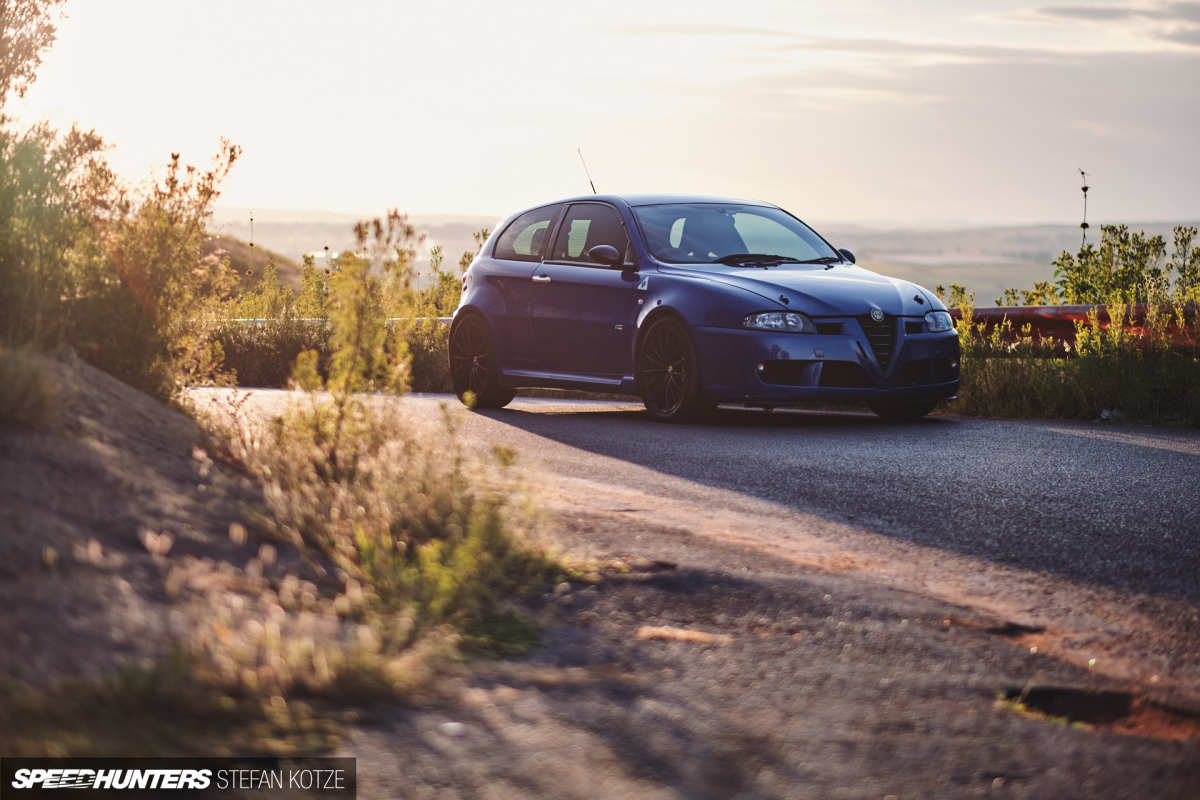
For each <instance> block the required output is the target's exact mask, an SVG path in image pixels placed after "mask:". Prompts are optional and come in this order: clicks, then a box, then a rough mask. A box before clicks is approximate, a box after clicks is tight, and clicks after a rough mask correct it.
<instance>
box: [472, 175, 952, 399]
mask: <svg viewBox="0 0 1200 800" xmlns="http://www.w3.org/2000/svg"><path fill="white" fill-rule="evenodd" d="M450 369H451V374H452V376H453V381H454V389H455V391H456V392H457V393H458V396H459V397H460V398H462V399H463V401H464V402H466V403H467V404H468V405H472V406H474V407H476V408H499V407H501V406H503V405H505V404H507V403H508V402H509V401H510V400H511V399H512V398H513V392H514V390H515V389H516V388H517V387H521V386H544V387H556V388H564V389H585V390H591V391H600V392H616V393H623V394H630V395H636V396H639V397H641V398H642V400H643V402H644V403H645V404H646V409H647V411H648V412H649V413H650V415H651V416H652V417H654V418H656V419H660V420H666V421H682V420H687V419H692V418H695V417H697V416H698V415H700V414H702V413H703V412H705V411H707V410H709V409H711V408H713V407H714V406H716V405H717V404H718V403H737V404H744V405H750V406H764V407H774V406H782V405H788V404H797V403H803V402H809V401H814V400H816V401H864V402H866V403H867V404H869V405H870V407H871V408H872V409H873V410H874V411H875V412H876V413H877V414H879V415H880V416H883V417H885V418H890V419H903V418H912V417H917V416H920V415H922V414H927V413H929V412H930V411H931V410H933V408H934V406H935V405H936V403H937V401H938V400H941V399H943V398H948V397H951V396H953V395H954V394H955V392H956V391H957V390H958V382H959V350H958V337H957V335H956V333H955V330H954V323H953V321H952V320H951V318H950V314H949V313H948V312H947V311H946V307H945V306H944V305H943V304H942V303H941V301H939V300H938V298H937V297H936V296H935V295H933V294H932V293H931V292H929V291H927V290H925V289H923V288H921V287H920V286H917V285H915V284H912V283H908V282H907V281H902V280H898V279H896V278H888V277H885V276H883V275H879V274H877V273H874V272H871V271H869V270H866V269H863V268H862V267H858V266H855V263H854V255H853V254H852V253H850V251H848V250H838V249H836V248H834V247H833V245H831V244H830V243H829V242H827V241H826V240H825V239H823V238H822V237H821V236H820V235H818V234H817V233H816V232H815V231H813V230H812V229H811V228H809V227H808V226H807V225H805V224H804V223H803V222H801V221H800V220H799V219H797V218H796V217H794V216H792V215H791V214H789V213H788V212H786V211H784V210H783V209H781V208H779V207H777V206H773V205H770V204H767V203H758V202H747V201H741V200H723V199H716V198H707V197H672V196H657V195H655V196H623V197H617V196H609V195H597V196H590V197H580V198H575V199H572V200H563V201H561V202H557V203H550V204H548V205H544V206H539V207H537V208H533V209H530V210H528V211H523V212H521V213H520V214H517V215H515V216H513V217H511V218H509V219H508V220H506V221H505V222H504V223H503V224H502V225H501V226H500V227H498V228H497V229H496V232H495V233H494V234H493V235H492V236H491V238H489V239H488V241H487V243H486V244H485V245H484V246H483V249H482V251H481V252H480V254H479V256H478V257H477V258H476V259H475V261H474V263H472V264H471V267H470V268H469V269H468V270H467V273H466V275H465V276H464V278H463V294H462V302H461V304H460V305H459V307H458V310H457V311H456V312H455V315H454V321H453V323H452V324H451V328H450Z"/></svg>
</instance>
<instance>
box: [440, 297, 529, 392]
mask: <svg viewBox="0 0 1200 800" xmlns="http://www.w3.org/2000/svg"><path fill="white" fill-rule="evenodd" d="M447 349H448V350H449V352H450V381H451V383H452V384H453V385H454V393H455V394H456V395H458V399H459V400H461V401H462V403H463V405H465V406H467V407H468V408H476V409H478V408H503V407H504V406H506V405H508V404H509V403H510V402H512V399H513V396H514V395H515V394H516V393H515V392H514V391H513V389H512V387H509V386H505V385H504V382H503V380H502V379H501V377H500V368H499V366H498V365H497V363H496V351H495V348H493V347H492V335H491V332H490V331H489V330H488V326H487V322H485V321H484V319H483V317H481V316H479V315H478V314H464V315H463V316H461V317H459V318H458V319H456V320H455V321H454V325H453V326H452V327H451V328H450V345H449V347H448V348H447Z"/></svg>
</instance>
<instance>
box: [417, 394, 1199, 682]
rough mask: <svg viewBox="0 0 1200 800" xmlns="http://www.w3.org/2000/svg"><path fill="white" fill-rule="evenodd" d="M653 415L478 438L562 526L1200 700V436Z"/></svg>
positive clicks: (592, 416)
mask: <svg viewBox="0 0 1200 800" xmlns="http://www.w3.org/2000/svg"><path fill="white" fill-rule="evenodd" d="M450 400H451V401H453V398H450ZM440 401H441V400H440V399H435V398H432V397H414V398H409V399H407V400H405V401H403V402H404V403H405V404H406V407H408V408H412V409H414V410H416V409H421V408H423V407H424V406H425V405H426V404H430V403H433V402H440ZM639 409H640V407H639V406H637V405H633V404H620V403H596V402H584V401H558V400H545V399H518V400H517V401H515V402H514V403H513V404H512V405H511V406H510V407H509V408H506V409H502V410H499V411H488V412H482V413H472V414H467V415H466V416H465V420H466V421H465V423H464V426H463V432H464V435H465V436H466V437H467V438H468V439H470V440H474V441H476V442H477V443H479V444H480V445H492V444H506V445H509V446H512V447H513V448H515V449H516V451H517V452H518V453H519V454H520V455H521V458H522V459H524V463H525V464H527V465H528V466H529V467H530V468H531V470H532V472H531V475H530V477H529V479H528V480H529V482H530V483H531V484H532V485H533V486H534V487H535V488H536V489H541V490H544V495H545V498H546V499H545V501H544V502H545V504H546V506H547V507H548V508H550V509H552V510H555V511H558V512H563V511H566V512H570V513H575V514H584V515H587V514H597V513H599V514H601V515H608V516H610V517H611V516H617V517H621V518H622V519H624V520H625V521H626V523H627V525H628V529H629V530H630V531H631V535H632V532H633V531H636V530H639V529H659V528H665V529H672V530H681V531H687V532H688V533H692V534H699V535H703V536H707V537H709V538H710V539H713V540H717V541H720V542H722V543H726V544H728V543H735V544H738V545H740V546H742V547H745V548H749V549H752V550H756V551H761V552H763V553H767V554H770V555H773V556H782V557H784V558H787V559H789V560H791V561H795V562H799V563H802V564H807V565H810V566H816V567H818V568H820V569H823V570H825V571H828V572H836V573H852V574H854V575H856V576H857V577H866V578H869V579H871V580H874V581H875V582H877V583H880V584H883V585H887V586H890V587H894V588H902V589H905V590H909V591H915V592H917V593H920V594H923V595H928V596H933V597H937V598H939V599H941V600H945V601H949V602H953V603H956V604H959V605H963V606H968V607H972V608H975V609H977V610H978V611H980V612H982V613H987V614H990V615H993V616H995V617H997V618H1004V619H1007V620H1010V621H1014V622H1017V623H1019V624H1021V625H1027V626H1030V627H1031V628H1044V629H1045V631H1044V632H1043V635H1041V636H1036V637H1031V638H1029V643H1031V645H1032V646H1040V647H1041V648H1042V649H1043V650H1044V651H1046V652H1053V653H1055V654H1057V655H1059V656H1060V657H1062V658H1064V659H1065V660H1067V661H1070V662H1074V663H1079V664H1091V665H1092V666H1093V667H1095V664H1096V661H1099V663H1100V664H1101V667H1100V668H1101V669H1104V670H1105V671H1107V673H1108V674H1110V675H1112V676H1113V677H1116V678H1120V679H1131V680H1134V681H1137V682H1139V683H1145V682H1149V683H1150V684H1157V685H1160V686H1163V687H1165V686H1167V685H1170V686H1172V687H1173V688H1174V689H1176V690H1180V691H1183V692H1184V693H1185V694H1187V695H1189V696H1191V697H1192V698H1193V700H1196V699H1200V433H1198V432H1196V431H1192V430H1187V429H1168V428H1151V427H1144V426H1141V427H1139V426H1129V425H1109V424H1100V423H1096V424H1086V423H1068V422H1033V421H1005V420H977V419H965V418H957V417H929V418H925V419H921V420H918V421H915V422H909V423H902V424H888V423H884V422H882V421H880V420H878V419H877V418H876V417H874V416H873V415H871V414H865V413H864V414H855V413H837V412H800V413H793V412H779V411H777V412H774V413H772V414H766V413H763V412H759V411H733V410H731V411H726V412H723V413H722V415H721V416H720V417H719V418H718V419H717V420H716V421H715V422H713V423H710V424H703V425H691V426H675V425H664V424H661V423H655V422H653V421H651V420H648V419H646V418H645V417H644V416H643V415H642V413H641V411H640V410H639ZM420 416H422V417H425V416H428V415H427V414H425V413H421V414H420ZM635 538H636V539H638V540H639V541H642V542H645V541H653V535H652V534H651V535H649V539H647V536H645V535H638V536H636V537H635ZM609 544H610V546H611V547H616V546H618V545H619V543H609ZM660 555H663V554H662V553H660ZM665 555H666V556H667V557H671V558H677V559H679V560H681V561H687V555H686V553H680V552H666V553H665Z"/></svg>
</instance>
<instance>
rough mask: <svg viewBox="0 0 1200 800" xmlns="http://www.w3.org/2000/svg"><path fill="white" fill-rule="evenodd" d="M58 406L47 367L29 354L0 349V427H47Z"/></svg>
mask: <svg viewBox="0 0 1200 800" xmlns="http://www.w3.org/2000/svg"><path fill="white" fill-rule="evenodd" d="M60 406H61V392H60V389H59V387H58V384H57V383H56V382H55V380H54V377H53V376H52V375H51V374H50V370H49V369H48V368H47V366H46V363H45V362H44V361H43V360H41V358H39V357H38V356H36V355H35V354H33V353H32V352H29V351H28V350H13V349H9V348H5V347H2V346H0V423H5V422H10V423H16V424H18V425H29V426H42V425H48V424H50V423H52V422H53V421H54V420H55V418H56V417H57V415H58V412H59V410H60Z"/></svg>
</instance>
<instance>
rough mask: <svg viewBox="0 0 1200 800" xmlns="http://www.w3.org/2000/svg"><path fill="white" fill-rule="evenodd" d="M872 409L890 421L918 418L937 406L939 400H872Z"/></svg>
mask: <svg viewBox="0 0 1200 800" xmlns="http://www.w3.org/2000/svg"><path fill="white" fill-rule="evenodd" d="M870 405H871V410H872V411H874V412H875V413H876V414H878V415H879V416H881V417H883V418H884V419H886V420H888V421H889V422H893V421H895V422H900V421H903V420H906V419H917V418H918V417H923V416H925V415H926V414H928V413H929V412H930V411H933V409H935V408H937V400H872V401H871V404H870Z"/></svg>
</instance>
